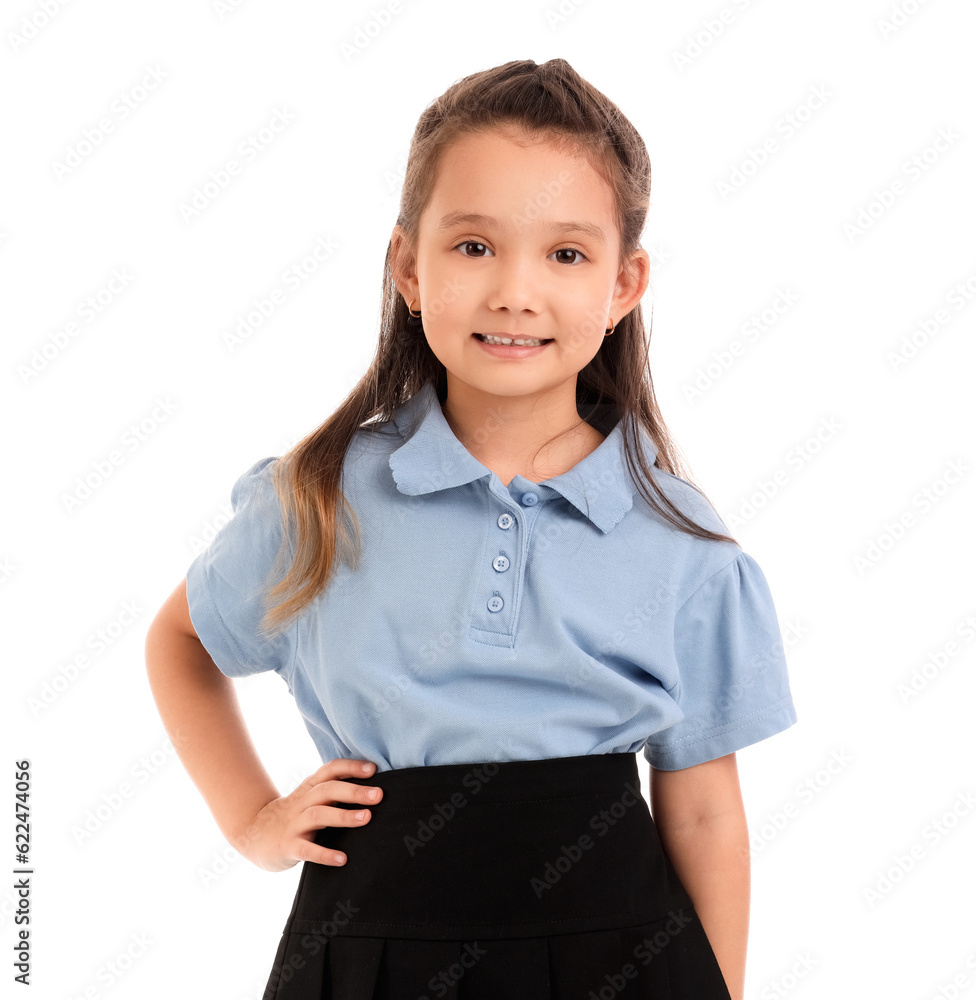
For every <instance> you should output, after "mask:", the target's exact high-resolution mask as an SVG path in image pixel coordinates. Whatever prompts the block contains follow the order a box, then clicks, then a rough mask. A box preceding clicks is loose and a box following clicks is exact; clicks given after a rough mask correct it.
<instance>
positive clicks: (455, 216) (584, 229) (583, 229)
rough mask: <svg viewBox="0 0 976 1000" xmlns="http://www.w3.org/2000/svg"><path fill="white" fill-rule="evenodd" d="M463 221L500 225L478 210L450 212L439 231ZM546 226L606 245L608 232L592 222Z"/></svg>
mask: <svg viewBox="0 0 976 1000" xmlns="http://www.w3.org/2000/svg"><path fill="white" fill-rule="evenodd" d="M462 222H466V223H469V224H470V225H473V226H485V227H491V226H498V225H499V222H498V220H497V219H496V218H495V217H494V216H491V215H481V214H479V213H477V212H449V213H448V214H447V215H445V216H444V218H442V219H441V221H440V223H439V224H438V226H437V229H438V231H440V230H442V229H453V228H454V227H455V226H457V225H459V224H460V223H462ZM545 228H546V229H548V230H549V231H550V232H554V233H585V234H586V235H587V236H589V237H590V238H591V239H594V240H596V241H597V242H598V243H600V244H602V245H603V246H606V244H607V236H606V233H604V231H603V230H602V229H601V228H600V227H599V226H597V225H594V224H593V223H592V222H575V221H573V222H547V223H545Z"/></svg>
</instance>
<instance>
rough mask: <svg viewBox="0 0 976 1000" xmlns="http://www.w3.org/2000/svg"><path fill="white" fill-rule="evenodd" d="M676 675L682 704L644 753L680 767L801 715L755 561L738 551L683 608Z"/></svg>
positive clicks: (675, 692)
mask: <svg viewBox="0 0 976 1000" xmlns="http://www.w3.org/2000/svg"><path fill="white" fill-rule="evenodd" d="M674 653H675V659H676V661H677V667H678V680H677V682H676V683H675V684H674V685H673V686H672V687H671V689H670V690H669V691H668V694H669V695H670V696H671V697H672V698H673V699H674V701H675V702H676V704H677V706H678V708H679V709H680V710H681V712H682V718H680V719H679V720H678V722H676V723H675V724H674V725H672V726H670V727H669V728H667V729H665V730H662V731H661V732H659V733H655V734H654V735H653V736H651V737H650V738H649V739H648V740H647V742H646V744H645V745H644V757H645V759H646V760H647V761H648V763H649V764H650V765H651V766H652V767H655V768H658V769H660V770H664V771H677V770H680V769H682V768H685V767H692V766H693V765H695V764H702V763H704V762H705V761H709V760H714V759H715V758H717V757H724V756H725V755H727V754H730V753H734V752H735V751H736V750H741V749H742V748H743V747H746V746H749V745H751V744H753V743H758V742H759V741H760V740H764V739H766V738H767V737H769V736H772V735H774V734H775V733H779V732H781V731H782V730H784V729H787V728H789V727H790V726H791V725H793V723H794V722H796V710H795V708H794V706H793V698H792V695H791V692H790V685H789V677H788V674H787V667H786V656H785V652H784V649H783V641H782V637H781V636H780V629H779V622H778V620H777V616H776V609H775V607H774V606H773V599H772V595H771V594H770V592H769V587H768V585H767V583H766V578H765V576H764V575H763V572H762V570H761V569H760V568H759V566H758V564H757V563H756V561H755V560H754V559H753V558H752V557H751V556H749V555H748V554H747V553H745V552H740V553H739V555H738V556H736V558H735V559H733V560H732V561H731V562H730V563H728V564H727V565H726V566H725V567H723V568H722V569H720V570H718V571H717V572H715V573H713V574H712V575H711V576H710V577H709V578H708V579H707V580H705V581H704V582H703V583H702V584H701V585H700V586H699V587H698V588H697V589H696V590H695V591H694V592H693V593H692V594H691V595H690V596H689V597H688V598H687V599H686V600H685V601H684V603H683V604H682V605H681V606H680V607H679V608H678V610H677V612H676V614H675V621H674Z"/></svg>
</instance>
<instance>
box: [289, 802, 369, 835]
mask: <svg viewBox="0 0 976 1000" xmlns="http://www.w3.org/2000/svg"><path fill="white" fill-rule="evenodd" d="M360 813H362V814H363V815H362V816H360V815H359V814H360ZM372 818H373V814H372V812H371V811H370V810H369V809H366V808H361V809H342V808H340V807H339V806H310V807H309V808H308V809H306V810H305V811H304V812H303V813H302V821H303V822H305V821H307V822H308V829H309V830H310V831H316V830H321V829H322V828H323V827H329V826H365V825H366V824H367V823H368V822H369V821H370V820H371V819H372Z"/></svg>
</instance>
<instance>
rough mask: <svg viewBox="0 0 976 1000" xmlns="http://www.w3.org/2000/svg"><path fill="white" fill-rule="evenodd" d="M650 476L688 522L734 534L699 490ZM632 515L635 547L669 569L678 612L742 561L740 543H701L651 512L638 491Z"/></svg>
mask: <svg viewBox="0 0 976 1000" xmlns="http://www.w3.org/2000/svg"><path fill="white" fill-rule="evenodd" d="M651 474H652V476H653V479H654V483H655V485H656V486H657V487H658V489H659V490H660V491H661V493H662V494H663V495H664V496H665V497H666V498H667V500H668V501H669V502H670V503H671V504H672V505H673V506H674V508H675V509H677V510H678V511H680V512H681V513H682V514H683V515H684V516H685V517H686V518H688V519H689V520H690V521H692V522H693V523H694V524H697V525H699V526H700V527H702V528H706V529H708V530H710V531H714V532H716V533H718V534H723V535H728V534H730V532H729V529H728V527H727V526H726V524H725V522H724V521H723V520H722V518H721V516H720V515H719V513H718V511H717V510H716V509H715V507H714V506H713V505H712V503H711V501H710V500H709V499H708V497H706V496H705V494H704V493H702V491H701V490H699V489H698V488H697V487H696V486H694V485H693V484H692V483H690V482H688V480H686V479H683V478H682V477H680V476H676V475H674V474H673V473H670V472H665V471H664V470H663V469H659V468H658V467H657V466H653V467H652V468H651ZM644 490H645V491H647V492H651V494H652V496H654V497H655V499H656V501H657V502H658V504H661V503H662V501H661V500H660V498H659V497H658V496H657V495H656V493H654V492H653V491H652V490H651V489H650V487H649V486H647V485H645V486H644ZM633 513H634V514H635V515H636V516H635V517H634V519H633V521H632V527H631V531H632V532H633V535H634V537H633V539H632V540H633V543H634V545H635V546H639V547H641V548H642V549H643V551H645V552H646V553H647V558H648V559H653V560H654V561H655V562H659V561H663V562H666V563H667V564H668V565H669V567H670V568H669V576H670V578H671V587H672V590H673V592H674V597H675V607H678V606H680V605H681V603H682V602H683V601H684V600H685V599H686V598H687V597H688V596H689V595H690V594H692V593H694V592H695V591H696V590H697V589H698V588H699V587H700V586H701V584H702V583H703V582H704V581H706V580H707V579H709V578H710V577H712V576H713V575H715V574H716V573H718V572H719V571H721V570H723V569H726V568H728V567H730V566H731V565H732V564H733V563H735V562H736V560H737V559H739V557H740V556H741V555H743V551H742V549H741V548H740V546H739V545H738V544H737V543H736V542H729V541H720V540H716V539H711V538H702V537H701V536H699V535H695V534H693V533H692V532H690V531H688V530H684V529H682V528H679V527H678V526H677V525H675V524H672V523H671V521H669V520H668V519H667V518H666V517H665V516H664V515H663V514H661V513H660V512H658V511H657V510H655V509H654V508H652V506H651V505H650V503H648V501H647V500H646V499H645V498H644V497H643V496H642V494H641V492H640V491H639V490H638V489H637V488H636V487H635V489H634V510H633Z"/></svg>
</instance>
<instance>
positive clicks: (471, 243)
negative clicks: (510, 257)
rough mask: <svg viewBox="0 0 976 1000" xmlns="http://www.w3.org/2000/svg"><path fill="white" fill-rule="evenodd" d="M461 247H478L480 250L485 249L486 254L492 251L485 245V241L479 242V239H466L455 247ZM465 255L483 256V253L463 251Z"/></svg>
mask: <svg viewBox="0 0 976 1000" xmlns="http://www.w3.org/2000/svg"><path fill="white" fill-rule="evenodd" d="M459 247H477V248H478V250H479V251H481V250H483V251H484V252H485V253H486V254H490V253H491V251H490V250H489V249H488V247H486V246H485V245H484V243H479V242H478V241H477V240H465V241H464V242H463V243H458V245H457V246H456V247H455V248H454V249H455V250H457V249H458V248H459ZM462 252H463V251H462ZM463 255H464V256H465V257H481V256H482V254H481V253H466V252H463Z"/></svg>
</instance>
